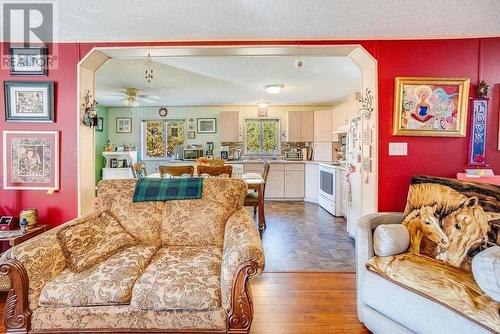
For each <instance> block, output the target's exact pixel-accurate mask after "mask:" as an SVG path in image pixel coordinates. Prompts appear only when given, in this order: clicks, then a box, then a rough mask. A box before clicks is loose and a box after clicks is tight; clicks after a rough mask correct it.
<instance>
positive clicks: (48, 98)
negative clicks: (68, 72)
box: [4, 81, 54, 123]
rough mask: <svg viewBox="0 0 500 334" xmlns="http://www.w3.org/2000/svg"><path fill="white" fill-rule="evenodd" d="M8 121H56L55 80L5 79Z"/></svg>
mask: <svg viewBox="0 0 500 334" xmlns="http://www.w3.org/2000/svg"><path fill="white" fill-rule="evenodd" d="M4 91H5V120H6V121H7V122H50V123H53V122H54V82H53V81H5V82H4Z"/></svg>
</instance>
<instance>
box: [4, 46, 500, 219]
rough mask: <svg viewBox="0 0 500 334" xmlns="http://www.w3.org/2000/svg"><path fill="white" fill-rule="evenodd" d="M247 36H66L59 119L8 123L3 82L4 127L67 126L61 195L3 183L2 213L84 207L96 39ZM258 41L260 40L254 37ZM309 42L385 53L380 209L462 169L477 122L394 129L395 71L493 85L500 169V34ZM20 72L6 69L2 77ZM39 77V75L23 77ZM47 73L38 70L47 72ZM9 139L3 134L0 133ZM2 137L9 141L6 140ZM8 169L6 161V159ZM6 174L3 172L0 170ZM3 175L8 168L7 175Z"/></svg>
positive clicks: (52, 76) (492, 132)
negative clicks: (81, 84) (79, 70)
mask: <svg viewBox="0 0 500 334" xmlns="http://www.w3.org/2000/svg"><path fill="white" fill-rule="evenodd" d="M248 43H249V42H246V41H214V42H183V43H182V42H172V43H166V42H158V43H82V44H75V43H66V44H60V45H59V70H54V71H49V78H48V80H54V81H55V82H56V123H55V124H36V123H31V124H30V123H5V119H4V116H3V113H4V96H3V89H2V90H0V113H1V114H2V115H0V130H4V129H8V130H31V129H35V128H36V129H39V130H59V131H60V136H61V139H60V140H61V190H60V191H59V192H56V193H54V194H53V195H47V194H45V193H44V192H41V191H4V190H1V189H0V214H10V213H13V214H16V215H17V214H18V212H19V210H21V209H22V208H27V207H36V208H38V209H39V212H40V220H41V221H43V222H44V223H45V222H47V223H49V224H50V225H51V226H56V225H59V224H60V223H62V222H65V221H67V220H69V219H71V218H74V217H75V216H76V214H77V183H76V177H77V166H76V147H77V135H76V125H77V119H76V117H77V110H76V109H77V101H76V99H77V96H76V87H77V78H76V66H77V63H78V61H79V60H80V59H81V58H82V57H83V56H85V54H87V52H88V51H89V50H90V49H91V48H92V47H93V46H141V45H154V46H161V45H172V46H178V45H184V46H192V45H245V44H248ZM252 43H253V42H252ZM296 43H297V41H272V42H271V41H263V42H255V43H253V44H262V45H269V44H282V45H285V44H296ZM300 43H301V44H304V45H306V44H316V45H318V44H328V45H334V44H361V45H363V46H364V47H365V48H366V49H367V50H368V51H369V52H370V53H372V55H373V56H374V57H375V58H376V59H377V61H378V75H379V83H378V85H379V86H378V90H379V147H378V149H379V210H380V211H401V210H402V209H403V208H404V204H405V201H406V193H407V191H408V183H409V181H410V179H411V177H412V176H413V175H417V174H425V175H437V176H447V177H454V176H455V174H456V172H457V171H460V170H463V168H465V167H466V161H467V152H468V147H469V133H470V129H469V125H468V128H467V137H465V138H431V137H395V136H392V115H393V108H394V78H395V77H397V76H443V77H468V78H470V79H471V82H472V83H473V86H472V87H471V94H474V93H475V84H477V81H478V79H480V78H481V79H484V80H486V82H487V83H489V84H490V85H491V86H492V93H491V94H490V97H491V98H492V101H491V104H490V106H491V107H490V110H489V116H488V130H487V131H488V143H487V151H486V152H487V156H486V159H487V162H488V163H489V164H490V165H491V167H492V168H493V169H494V171H495V172H496V173H500V151H498V150H497V146H498V139H497V138H498V126H499V115H498V114H499V111H500V110H499V109H500V102H499V101H500V62H498V59H500V38H488V39H455V40H412V41H403V40H401V41H300ZM10 79H14V78H12V77H10V76H9V72H8V70H0V80H1V81H4V80H10ZM15 79H18V80H31V78H27V77H26V78H23V79H21V78H15ZM44 79H46V78H34V79H33V80H44ZM0 141H1V138H0ZM389 142H407V143H408V152H409V153H408V156H405V157H391V156H389V153H388V146H389ZM0 144H1V143H0ZM0 169H1V166H0ZM0 175H1V174H0ZM0 177H1V176H0Z"/></svg>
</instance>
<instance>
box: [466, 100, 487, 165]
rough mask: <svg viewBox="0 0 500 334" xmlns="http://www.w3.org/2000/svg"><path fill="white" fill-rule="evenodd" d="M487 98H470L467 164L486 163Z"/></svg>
mask: <svg viewBox="0 0 500 334" xmlns="http://www.w3.org/2000/svg"><path fill="white" fill-rule="evenodd" d="M487 120H488V99H483V98H480V99H472V128H471V130H472V134H471V137H470V149H469V161H468V163H469V165H476V166H484V165H486V160H485V152H486V122H487Z"/></svg>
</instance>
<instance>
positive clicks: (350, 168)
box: [344, 116, 362, 238]
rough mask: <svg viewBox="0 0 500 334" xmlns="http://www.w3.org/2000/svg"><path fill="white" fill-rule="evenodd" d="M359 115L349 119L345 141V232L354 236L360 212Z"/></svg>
mask: <svg viewBox="0 0 500 334" xmlns="http://www.w3.org/2000/svg"><path fill="white" fill-rule="evenodd" d="M361 133H362V127H361V116H357V117H353V118H350V119H349V132H348V133H347V143H346V146H347V147H346V162H347V168H346V182H345V186H346V188H347V189H345V192H344V193H345V194H346V198H345V201H346V204H347V217H346V220H347V232H348V233H349V235H350V236H351V237H352V238H356V225H357V223H358V220H359V218H361V213H362V196H361V179H362V178H361V145H362V144H361Z"/></svg>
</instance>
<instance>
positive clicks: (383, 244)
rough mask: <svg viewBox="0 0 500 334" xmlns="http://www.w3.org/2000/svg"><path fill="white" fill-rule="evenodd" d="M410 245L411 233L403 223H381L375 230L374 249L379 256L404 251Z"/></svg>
mask: <svg viewBox="0 0 500 334" xmlns="http://www.w3.org/2000/svg"><path fill="white" fill-rule="evenodd" d="M409 245H410V234H409V233H408V228H407V227H406V226H405V225H403V224H383V225H379V226H377V228H375V231H374V232H373V251H374V252H375V254H376V255H378V256H390V255H397V254H401V253H404V252H406V250H407V249H408V246H409Z"/></svg>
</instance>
